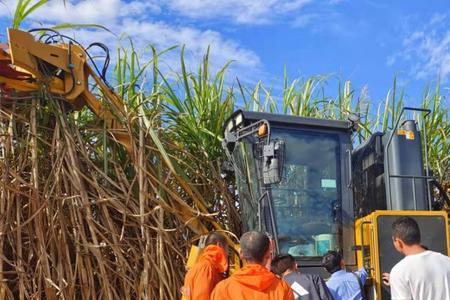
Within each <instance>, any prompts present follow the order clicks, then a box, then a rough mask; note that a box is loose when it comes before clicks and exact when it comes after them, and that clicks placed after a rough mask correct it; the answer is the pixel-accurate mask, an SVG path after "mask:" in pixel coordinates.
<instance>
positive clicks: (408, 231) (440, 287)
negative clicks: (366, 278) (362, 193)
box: [383, 217, 450, 300]
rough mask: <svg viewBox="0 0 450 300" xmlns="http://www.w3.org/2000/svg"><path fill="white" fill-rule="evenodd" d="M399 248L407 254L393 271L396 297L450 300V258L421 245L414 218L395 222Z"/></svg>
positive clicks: (395, 299)
mask: <svg viewBox="0 0 450 300" xmlns="http://www.w3.org/2000/svg"><path fill="white" fill-rule="evenodd" d="M392 240H393V242H394V247H395V249H396V250H397V251H398V252H400V253H402V254H403V255H405V257H404V258H403V259H402V260H401V261H399V262H398V263H397V264H396V265H395V266H394V267H393V268H392V270H391V273H390V276H386V275H387V274H383V276H384V277H385V278H389V285H390V286H391V299H392V300H413V299H414V300H438V299H439V300H450V259H449V258H448V257H447V256H445V255H442V254H441V253H437V252H433V251H428V250H426V249H424V248H423V247H422V246H421V245H420V230H419V225H418V224H417V222H416V221H415V220H414V219H412V218H410V217H401V218H399V219H397V220H396V221H395V222H394V223H393V224H392Z"/></svg>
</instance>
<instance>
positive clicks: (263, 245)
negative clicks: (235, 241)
mask: <svg viewBox="0 0 450 300" xmlns="http://www.w3.org/2000/svg"><path fill="white" fill-rule="evenodd" d="M240 245H241V252H240V255H241V258H242V259H244V260H245V261H246V262H247V265H246V266H244V267H243V268H242V269H240V270H238V271H236V272H235V273H234V274H233V275H231V276H230V277H229V278H228V279H225V280H223V281H221V282H220V283H219V284H218V285H217V286H216V287H215V289H214V291H213V292H212V295H211V300H235V299H236V300H254V299H258V300H294V294H293V293H292V290H291V288H290V287H289V285H288V284H287V283H286V282H284V281H283V280H281V279H280V278H278V277H277V276H275V274H273V273H272V272H270V271H269V270H268V269H267V268H266V267H265V266H266V265H267V264H268V262H269V261H270V259H271V256H272V249H271V244H270V239H269V237H268V236H267V235H266V234H264V233H262V232H258V231H249V232H246V233H244V234H243V235H242V237H241V239H240Z"/></svg>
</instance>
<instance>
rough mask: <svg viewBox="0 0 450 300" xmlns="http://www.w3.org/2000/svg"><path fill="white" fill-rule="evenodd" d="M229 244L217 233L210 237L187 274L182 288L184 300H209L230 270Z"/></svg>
mask: <svg viewBox="0 0 450 300" xmlns="http://www.w3.org/2000/svg"><path fill="white" fill-rule="evenodd" d="M227 252H228V243H227V241H226V239H225V237H224V236H223V235H221V234H219V233H217V232H213V233H211V234H209V235H208V237H207V238H206V241H205V248H203V250H202V252H201V254H200V257H199V258H198V260H197V262H196V263H195V265H194V266H193V267H192V268H191V269H190V270H189V271H188V272H187V274H186V277H185V278H184V286H183V287H182V288H181V292H182V294H183V298H182V299H183V300H184V299H186V300H209V299H210V298H209V297H210V295H211V292H212V290H213V289H214V287H215V286H216V284H217V283H218V282H219V281H220V280H222V279H223V278H224V277H223V273H224V272H225V271H226V270H227V269H228V254H227Z"/></svg>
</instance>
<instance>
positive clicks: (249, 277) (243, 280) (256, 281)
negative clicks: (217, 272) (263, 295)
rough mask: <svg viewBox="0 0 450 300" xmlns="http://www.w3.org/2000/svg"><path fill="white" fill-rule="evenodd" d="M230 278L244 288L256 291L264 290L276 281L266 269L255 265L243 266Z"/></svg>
mask: <svg viewBox="0 0 450 300" xmlns="http://www.w3.org/2000/svg"><path fill="white" fill-rule="evenodd" d="M231 278H233V280H236V281H237V282H239V283H240V284H242V285H244V286H247V287H249V288H251V289H253V290H258V291H264V290H266V289H267V288H269V287H270V286H272V284H273V283H274V282H275V281H277V280H278V278H277V277H276V276H275V275H274V274H273V273H272V272H270V271H269V270H267V268H265V267H263V266H261V265H256V264H251V265H247V266H245V267H244V268H242V269H240V270H239V271H237V272H236V273H234V274H233V276H231Z"/></svg>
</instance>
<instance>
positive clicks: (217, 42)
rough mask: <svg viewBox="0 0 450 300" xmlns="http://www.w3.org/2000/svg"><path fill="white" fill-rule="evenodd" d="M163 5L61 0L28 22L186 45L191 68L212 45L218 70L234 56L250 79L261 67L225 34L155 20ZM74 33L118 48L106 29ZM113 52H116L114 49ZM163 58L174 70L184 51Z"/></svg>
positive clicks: (139, 43) (138, 42)
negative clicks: (96, 26)
mask: <svg viewBox="0 0 450 300" xmlns="http://www.w3.org/2000/svg"><path fill="white" fill-rule="evenodd" d="M0 1H1V0H0ZM5 1H6V5H7V6H9V7H14V6H15V3H17V0H5ZM292 2H293V1H292ZM161 9H162V8H161V6H160V5H159V4H157V3H156V2H154V1H151V0H150V1H148V0H134V1H125V0H82V1H65V4H64V3H63V1H62V0H61V1H57V0H55V1H50V2H49V3H47V4H46V5H45V6H44V7H42V8H41V9H39V10H37V11H36V12H35V13H33V14H31V15H30V16H29V18H28V21H29V22H30V23H32V24H33V25H36V27H42V25H41V24H47V25H48V24H50V25H51V24H58V23H72V24H82V23H93V24H99V25H102V26H105V27H107V28H108V29H109V30H111V31H112V32H114V33H116V34H117V35H127V36H129V37H131V38H132V39H133V42H134V44H135V46H136V48H137V49H143V48H145V47H148V46H149V45H150V44H153V45H155V47H156V48H157V49H158V50H163V49H165V48H168V47H171V46H182V45H185V47H186V62H187V65H188V67H190V68H191V69H192V68H197V66H198V64H199V63H200V62H201V58H202V57H203V55H204V54H205V53H206V50H207V49H208V47H210V53H211V54H210V57H211V59H210V63H211V67H212V71H216V70H218V69H219V68H221V67H223V66H224V65H225V64H226V63H227V62H228V61H230V60H233V61H234V63H233V64H232V70H233V72H234V73H235V74H230V75H232V76H236V75H239V77H240V78H242V79H244V80H245V77H251V76H253V74H252V73H255V74H257V73H258V72H259V70H261V62H260V59H259V57H258V55H257V54H256V53H255V52H253V51H252V50H249V49H246V48H245V47H243V46H241V45H240V44H239V43H238V42H236V41H234V40H231V39H227V38H225V37H224V36H223V35H222V34H221V33H219V32H217V31H214V30H200V29H197V28H195V27H193V26H182V25H174V24H169V23H167V22H163V21H156V20H154V19H152V16H157V15H159V14H160V13H161ZM3 17H4V16H3ZM72 34H73V35H74V36H75V37H76V38H77V39H78V40H80V42H82V43H83V44H88V43H91V42H103V43H105V44H107V45H108V46H109V47H110V48H112V49H114V47H115V46H116V43H117V39H116V38H115V37H114V36H113V35H112V34H111V33H108V32H106V31H99V30H92V29H91V30H89V29H78V30H76V31H74V32H73V33H72ZM112 54H113V55H114V51H113V53H112ZM162 59H163V61H162V63H164V64H166V65H167V66H170V67H171V68H173V69H176V68H177V66H179V65H180V64H179V52H176V51H173V52H171V53H168V54H166V55H164V57H163V58H162Z"/></svg>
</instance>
